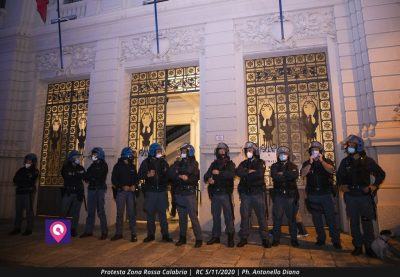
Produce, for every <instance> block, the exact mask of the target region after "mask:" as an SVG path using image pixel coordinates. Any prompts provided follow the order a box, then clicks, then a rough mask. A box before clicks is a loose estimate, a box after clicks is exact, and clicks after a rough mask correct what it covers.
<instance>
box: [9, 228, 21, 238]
mask: <svg viewBox="0 0 400 277" xmlns="http://www.w3.org/2000/svg"><path fill="white" fill-rule="evenodd" d="M19 233H21V229H14V230H12V231H11V232H10V233H8V235H10V236H14V235H18V234H19Z"/></svg>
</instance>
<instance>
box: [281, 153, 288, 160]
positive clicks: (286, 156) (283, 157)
mask: <svg viewBox="0 0 400 277" xmlns="http://www.w3.org/2000/svg"><path fill="white" fill-rule="evenodd" d="M287 159H288V155H286V154H280V155H279V160H280V161H282V162H286V161H287Z"/></svg>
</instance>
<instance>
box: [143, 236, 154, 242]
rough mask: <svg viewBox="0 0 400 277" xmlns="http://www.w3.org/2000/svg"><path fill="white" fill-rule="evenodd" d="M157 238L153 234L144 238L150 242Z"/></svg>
mask: <svg viewBox="0 0 400 277" xmlns="http://www.w3.org/2000/svg"><path fill="white" fill-rule="evenodd" d="M155 239H156V238H155V237H154V236H153V235H150V236H147V237H145V238H144V240H143V242H150V241H153V240H155Z"/></svg>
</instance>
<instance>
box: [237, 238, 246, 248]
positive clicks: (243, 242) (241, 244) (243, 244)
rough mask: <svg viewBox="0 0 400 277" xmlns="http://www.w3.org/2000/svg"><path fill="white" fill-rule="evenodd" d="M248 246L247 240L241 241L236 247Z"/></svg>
mask: <svg viewBox="0 0 400 277" xmlns="http://www.w3.org/2000/svg"><path fill="white" fill-rule="evenodd" d="M246 244H247V239H240V241H239V243H238V244H237V245H236V246H237V247H243V246H245V245H246Z"/></svg>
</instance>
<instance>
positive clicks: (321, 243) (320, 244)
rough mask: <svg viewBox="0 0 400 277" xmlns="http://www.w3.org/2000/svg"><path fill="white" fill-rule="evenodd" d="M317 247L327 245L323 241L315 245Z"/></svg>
mask: <svg viewBox="0 0 400 277" xmlns="http://www.w3.org/2000/svg"><path fill="white" fill-rule="evenodd" d="M315 245H316V246H324V245H325V241H322V240H317V242H316V243H315Z"/></svg>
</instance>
